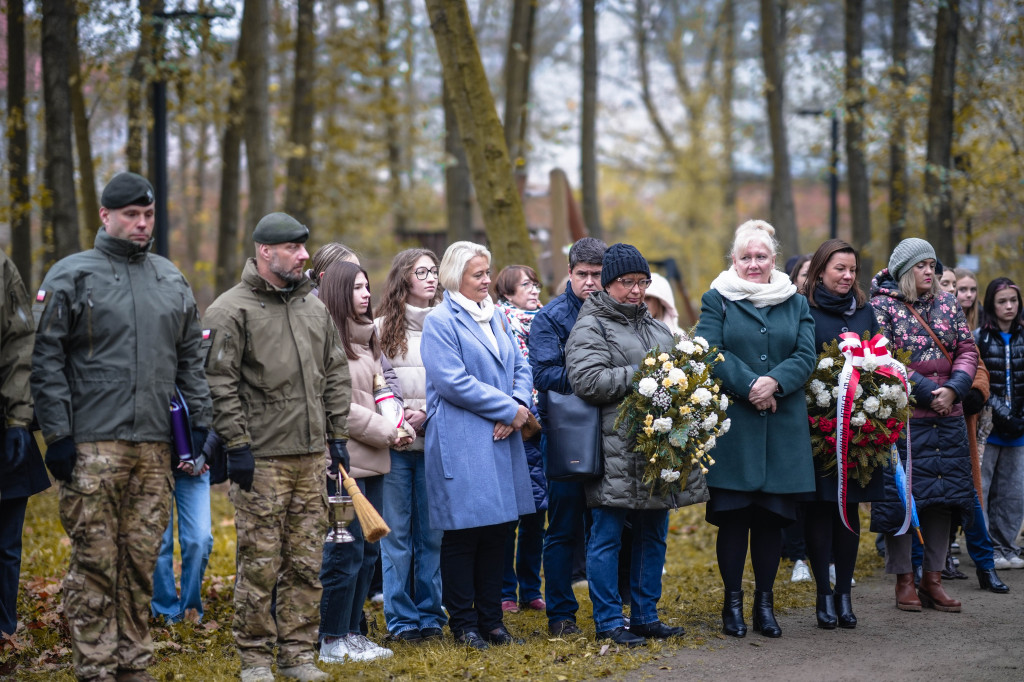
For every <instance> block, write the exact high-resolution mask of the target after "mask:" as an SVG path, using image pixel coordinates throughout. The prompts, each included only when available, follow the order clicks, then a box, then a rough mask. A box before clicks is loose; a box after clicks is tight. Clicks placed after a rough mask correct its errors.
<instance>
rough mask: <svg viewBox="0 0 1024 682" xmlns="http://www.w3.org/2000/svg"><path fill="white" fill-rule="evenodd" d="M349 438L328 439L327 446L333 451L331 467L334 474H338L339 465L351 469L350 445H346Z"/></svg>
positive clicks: (346, 469)
mask: <svg viewBox="0 0 1024 682" xmlns="http://www.w3.org/2000/svg"><path fill="white" fill-rule="evenodd" d="M347 443H348V440H347V439H345V438H332V439H330V440H329V441H327V448H328V449H329V450H330V451H331V468H330V472H331V473H332V474H335V475H337V474H338V465H339V464H340V465H341V466H343V467H345V471H346V472H347V471H348V470H349V462H350V460H349V457H348V447H346V445H347Z"/></svg>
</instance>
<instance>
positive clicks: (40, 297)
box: [36, 289, 46, 303]
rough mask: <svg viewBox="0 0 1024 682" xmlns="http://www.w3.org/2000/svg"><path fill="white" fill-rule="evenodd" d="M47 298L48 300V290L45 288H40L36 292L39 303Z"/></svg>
mask: <svg viewBox="0 0 1024 682" xmlns="http://www.w3.org/2000/svg"><path fill="white" fill-rule="evenodd" d="M45 300H46V290H45V289H40V290H39V291H38V292H36V301H37V302H39V303H42V302H43V301H45Z"/></svg>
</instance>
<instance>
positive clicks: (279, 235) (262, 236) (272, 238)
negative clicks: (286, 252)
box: [252, 213, 309, 244]
mask: <svg viewBox="0 0 1024 682" xmlns="http://www.w3.org/2000/svg"><path fill="white" fill-rule="evenodd" d="M307 239H309V228H308V227H306V226H305V225H303V224H302V223H300V222H299V221H298V220H296V219H295V218H293V217H291V216H290V215H288V214H287V213H268V214H267V215H265V216H263V217H262V218H260V221H259V222H258V223H256V229H255V230H253V231H252V240H253V241H254V242H256V243H257V244H285V243H288V242H297V243H299V244H302V243H303V242H305V241H306V240H307Z"/></svg>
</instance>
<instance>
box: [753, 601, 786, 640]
mask: <svg viewBox="0 0 1024 682" xmlns="http://www.w3.org/2000/svg"><path fill="white" fill-rule="evenodd" d="M774 607H775V594H774V593H773V592H771V591H768V592H761V591H760V590H754V632H760V633H761V634H762V635H764V636H765V637H781V636H782V628H780V627H779V623H778V621H776V620H775V610H774Z"/></svg>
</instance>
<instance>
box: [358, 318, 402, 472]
mask: <svg viewBox="0 0 1024 682" xmlns="http://www.w3.org/2000/svg"><path fill="white" fill-rule="evenodd" d="M373 331H374V326H373V325H372V324H369V323H367V324H358V323H357V322H355V321H353V320H349V321H348V334H349V340H350V342H351V344H350V345H351V346H352V350H353V351H354V352H355V354H356V357H355V358H349V359H348V372H349V376H350V377H351V378H352V404H351V406H350V407H349V411H348V438H349V441H348V452H349V456H350V457H351V467H350V468H349V473H350V474H352V477H353V478H367V477H369V476H380V475H382V474H386V473H388V472H389V471H391V452H390V451H389V450H388V447H389V446H390V445H391V443H393V442H394V440H395V438H397V437H398V428H397V427H396V426H395V425H394V424H392V423H391V422H390V421H388V419H386V418H385V417H383V416H381V415H380V414H378V413H377V405H376V402H375V401H374V399H373V378H374V376H376V375H378V374H381V373H382V372H383V371H384V370H383V369H382V368H381V364H380V358H375V357H373V352H372V351H371V350H370V336H371V335H372V333H373Z"/></svg>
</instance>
